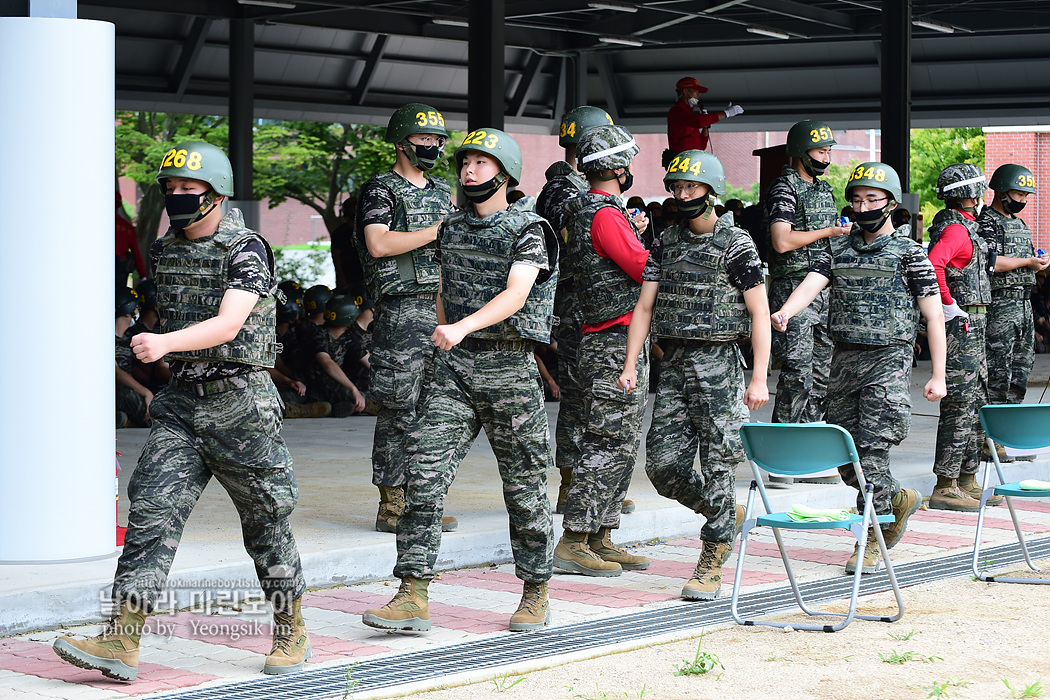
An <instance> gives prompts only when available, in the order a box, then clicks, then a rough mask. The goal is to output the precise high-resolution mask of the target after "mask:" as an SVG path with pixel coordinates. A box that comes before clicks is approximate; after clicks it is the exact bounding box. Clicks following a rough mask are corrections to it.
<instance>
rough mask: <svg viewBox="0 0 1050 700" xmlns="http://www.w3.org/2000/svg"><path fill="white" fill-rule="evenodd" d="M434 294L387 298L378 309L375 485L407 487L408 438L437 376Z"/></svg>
mask: <svg viewBox="0 0 1050 700" xmlns="http://www.w3.org/2000/svg"><path fill="white" fill-rule="evenodd" d="M435 328H437V301H436V295H433V294H421V295H418V296H412V295H406V296H389V295H388V296H384V297H383V298H382V299H380V300H379V302H378V303H377V304H376V306H375V319H374V320H373V326H372V329H373V330H372V354H371V356H370V358H369V362H370V364H371V371H370V372H369V381H370V385H371V387H372V390H371V394H370V398H371V400H372V401H373V402H374V403H375V404H376V405H377V406H378V407H379V413H378V414H377V415H376V429H375V436H374V437H373V440H372V483H373V484H375V485H376V486H402V485H403V484H404V483H405V465H406V461H407V457H406V454H405V434H406V433H407V432H408V429H409V428H410V427H411V426H412V424H413V422H415V419H416V412H417V411H418V410H419V407H420V406H421V405H422V403H423V397H424V393H425V391H426V387H427V385H428V384H429V383H430V377H431V376H432V375H433V373H434V343H433V341H432V340H431V339H430V338H431V336H432V335H433V333H434V329H435Z"/></svg>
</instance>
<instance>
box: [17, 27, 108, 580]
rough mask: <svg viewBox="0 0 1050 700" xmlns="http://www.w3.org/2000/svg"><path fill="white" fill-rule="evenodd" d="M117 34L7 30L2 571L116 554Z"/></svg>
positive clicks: (85, 29) (89, 30) (76, 29)
mask: <svg viewBox="0 0 1050 700" xmlns="http://www.w3.org/2000/svg"><path fill="white" fill-rule="evenodd" d="M113 51H114V27H113V25H112V24H109V23H107V22H95V21H87V20H77V19H58V18H53V17H40V16H31V17H0V66H4V69H3V70H2V71H0V96H2V97H0V328H2V329H3V331H2V334H3V335H2V342H0V494H2V497H3V505H2V506H0V562H4V563H14V562H47V561H70V560H77V559H88V558H95V557H102V556H106V555H110V554H112V553H113V552H114V550H115V549H116V541H115V518H114V481H113V468H114V463H113V459H114V449H115V448H116V445H115V443H114V427H113V426H114V410H115V409H114V386H115V382H114V375H113V370H112V369H111V367H113V366H114V359H113V318H114V317H113V316H112V314H111V313H110V312H111V311H112V309H113V305H114V297H113V277H114V271H113V261H114V245H113V241H114V237H113V236H114V219H113V217H114V214H113V188H114V170H113V169H114V165H113V118H114V102H113V82H114V81H113V76H114V73H113V55H114V53H113Z"/></svg>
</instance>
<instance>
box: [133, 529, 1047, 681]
mask: <svg viewBox="0 0 1050 700" xmlns="http://www.w3.org/2000/svg"><path fill="white" fill-rule="evenodd" d="M1027 544H1028V551H1029V553H1030V554H1031V555H1032V558H1033V559H1042V558H1045V557H1048V556H1050V537H1045V538H1041V539H1036V540H1031V541H1027ZM984 555H985V561H994V563H995V567H996V568H999V567H1001V566H1007V565H1011V564H1016V563H1019V562H1022V561H1024V559H1023V557H1022V556H1021V550H1020V548H1019V547H1018V546H1017V543H1016V542H1015V543H1012V544H1006V545H1000V546H998V547H991V548H988V549H986V550H984ZM972 557H973V554H972V552H968V553H960V554H953V555H949V556H945V557H939V558H937V559H929V560H924V561H915V562H908V563H906V564H900V565H897V566H895V567H894V571H895V572H896V574H897V581H898V583H899V584H900V585H901V586H913V585H916V584H919V583H925V582H927V581H935V580H938V579H944V578H954V577H959V576H966V575H969V574H970V573H971V572H970V561H971V559H972ZM852 585H853V577H852V576H835V577H832V578H828V579H822V580H820V581H810V582H808V583H803V584H800V585H799V588H800V589H801V590H802V592H803V594H804V595H805V596H806V600H807V601H809V602H813V603H818V602H822V601H829V600H839V599H842V598H848V597H849V593H850V589H851V587H852ZM889 589H890V585H889V579H888V578H887V576H886V573H885V571H882V572H880V573H878V574H873V575H870V576H865V577H864V578H862V579H861V587H860V592H861V594H870V593H878V592H881V591H887V590H889ZM738 607H739V610H740V613H741V614H742V615H744V616H748V615H753V614H755V613H756V612H758V611H763V612H764V613H770V612H777V611H783V610H791V609H797V607H796V605H795V596H794V594H793V593H792V592H791V587H790V586H783V587H780V588H774V589H768V590H762V591H756V592H754V593H749V594H747V595H742V596H741V597H740V601H739V604H738ZM730 620H732V615H731V614H730V599H729V597H728V596H726V597H724V598H719V599H716V600H714V601H711V602H709V603H704V604H700V605H698V604H696V603H678V604H674V605H670V606H668V607H664V608H659V609H656V610H642V611H639V612H636V613H629V614H626V615H620V616H617V617H613V618H603V619H600V620H589V621H587V622H578V623H575V624H571V625H564V626H559V627H554V628H552V629H548V630H542V631H538V632H530V633H527V634H507V635H500V636H498V637H488V638H485V639H478V640H475V641H471V642H464V643H462V644H454V645H451V646H445V647H440V648H436V649H430V650H425V649H421V650H417V651H413V652H411V653H409V654H398V655H395V656H386V657H382V658H377V659H370V660H365V661H360V662H358V663H357V666H356V667H355V669H354V679H355V680H357V681H359V683H358V685H357V686H356V687H355V688H354V692H355V693H356V692H364V691H370V690H376V689H378V688H385V687H389V686H395V685H399V684H402V683H414V682H419V681H424V680H428V679H431V678H438V677H441V676H447V675H452V674H457V673H464V672H467V671H477V670H481V669H485V668H491V667H495V666H502V665H506V664H512V663H517V662H520V661H527V660H532V659H542V658H547V657H552V656H557V655H560V654H564V653H565V652H566V651H567V650H570V649H571V650H572V651H580V650H584V649H593V648H595V647H602V646H606V645H611V644H619V643H622V642H625V641H631V640H636V639H645V638H646V637H653V636H657V635H663V634H667V633H668V632H677V631H681V630H687V629H695V628H699V627H704V626H706V625H714V624H722V623H725V622H729V621H730ZM345 687H346V667H345V666H329V667H325V668H315V669H310V668H307V669H306V670H305V671H301V672H299V673H296V674H293V675H288V676H277V677H266V678H259V679H253V680H249V681H239V682H237V683H230V684H226V685H216V686H211V687H207V688H197V689H194V690H188V691H182V692H173V693H168V694H165V695H158V696H154V700H256V699H257V698H268V699H269V700H285V699H287V700H323V699H325V698H333V697H341V696H342V694H343V691H344V689H345Z"/></svg>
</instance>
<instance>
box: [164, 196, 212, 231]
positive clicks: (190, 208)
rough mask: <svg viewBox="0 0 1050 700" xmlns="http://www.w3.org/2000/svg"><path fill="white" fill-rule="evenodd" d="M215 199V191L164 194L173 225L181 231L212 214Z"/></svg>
mask: <svg viewBox="0 0 1050 700" xmlns="http://www.w3.org/2000/svg"><path fill="white" fill-rule="evenodd" d="M214 201H215V193H214V192H208V193H207V194H166V195H164V211H166V212H167V213H168V220H169V221H171V227H172V228H173V229H176V230H179V231H181V230H182V229H184V228H186V227H187V226H189V225H190V224H192V223H194V222H197V221H200V220H201V219H203V218H204V217H205V216H207V215H208V214H210V213H211V210H212V207H213V206H214V204H213V202H214Z"/></svg>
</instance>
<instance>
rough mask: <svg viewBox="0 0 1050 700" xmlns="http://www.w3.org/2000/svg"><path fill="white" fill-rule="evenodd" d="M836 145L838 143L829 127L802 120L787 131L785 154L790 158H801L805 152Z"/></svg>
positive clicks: (816, 121)
mask: <svg viewBox="0 0 1050 700" xmlns="http://www.w3.org/2000/svg"><path fill="white" fill-rule="evenodd" d="M836 143H838V141H836V140H835V134H834V132H832V130H831V127H830V126H828V125H827V124H825V123H824V122H822V121H818V120H816V119H803V120H802V121H800V122H798V123H797V124H795V125H794V126H793V127H791V129H790V130H789V131H788V136H787V154H788V156H790V157H792V158H801V157H802V156H803V155H804V154H805V153H806V151H811V150H813V149H814V148H824V147H825V146H834V145H835V144H836Z"/></svg>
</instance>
